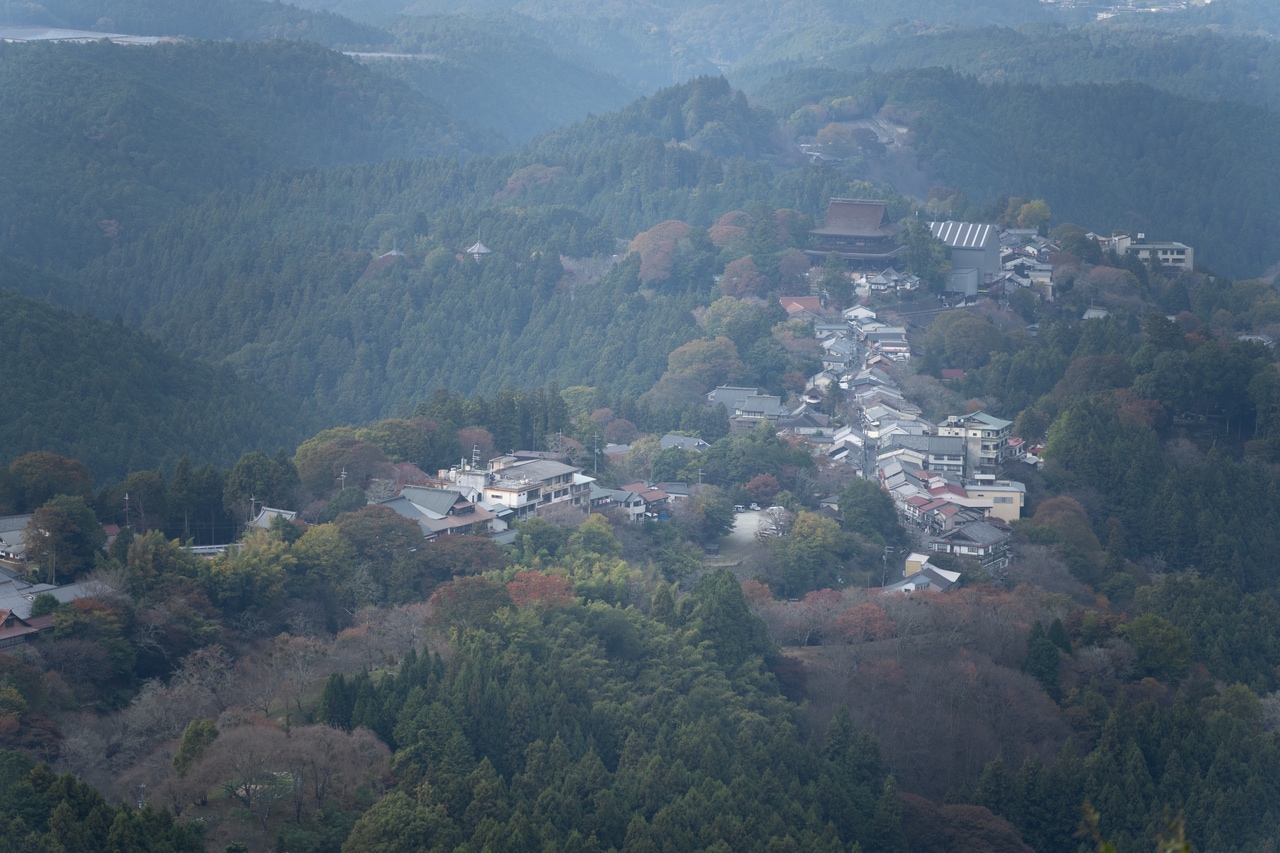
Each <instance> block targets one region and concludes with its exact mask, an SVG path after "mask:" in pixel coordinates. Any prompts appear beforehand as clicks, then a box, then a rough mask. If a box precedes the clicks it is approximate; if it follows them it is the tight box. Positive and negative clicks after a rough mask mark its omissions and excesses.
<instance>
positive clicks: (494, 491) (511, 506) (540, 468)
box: [440, 456, 595, 521]
mask: <svg viewBox="0 0 1280 853" xmlns="http://www.w3.org/2000/svg"><path fill="white" fill-rule="evenodd" d="M440 478H441V479H442V480H447V481H449V482H451V483H455V484H457V485H458V486H461V487H463V488H464V489H469V490H470V491H471V492H474V493H475V495H476V496H477V498H478V499H479V500H481V501H483V502H485V503H487V504H490V505H492V506H495V507H505V508H506V510H510V511H511V512H510V515H511V516H512V520H513V521H519V520H521V519H524V518H528V517H529V516H530V515H533V514H534V513H536V512H537V511H538V509H539V508H541V507H545V506H549V505H551V504H558V503H569V504H570V505H572V506H581V507H584V508H585V507H586V506H587V504H588V502H589V498H588V494H589V492H590V489H591V484H592V483H593V482H595V481H594V480H593V479H592V478H591V477H587V476H584V475H583V473H582V469H581V468H575V467H574V466H572V465H566V464H565V463H563V462H558V461H556V460H554V459H525V460H520V459H517V458H516V457H515V456H499V457H497V458H496V459H491V460H489V467H488V468H487V469H480V468H469V467H464V468H461V469H454V470H452V471H441V472H440ZM499 514H500V515H501V514H502V512H500V513H499Z"/></svg>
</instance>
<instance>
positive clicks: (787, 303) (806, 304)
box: [778, 296, 822, 314]
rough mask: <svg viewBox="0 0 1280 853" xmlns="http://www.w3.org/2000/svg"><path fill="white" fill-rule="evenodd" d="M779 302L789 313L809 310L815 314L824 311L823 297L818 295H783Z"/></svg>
mask: <svg viewBox="0 0 1280 853" xmlns="http://www.w3.org/2000/svg"><path fill="white" fill-rule="evenodd" d="M778 302H780V303H781V304H782V307H783V309H784V310H786V312H787V313H788V314H795V313H797V312H800V311H809V312H812V313H814V314H820V313H822V298H821V297H818V296H783V297H781V298H780V299H779V300H778Z"/></svg>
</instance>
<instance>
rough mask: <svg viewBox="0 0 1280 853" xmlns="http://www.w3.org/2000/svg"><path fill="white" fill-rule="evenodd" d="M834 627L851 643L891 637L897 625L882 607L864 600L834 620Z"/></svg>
mask: <svg viewBox="0 0 1280 853" xmlns="http://www.w3.org/2000/svg"><path fill="white" fill-rule="evenodd" d="M835 624H836V628H837V629H838V630H839V631H840V633H841V634H843V635H844V638H845V639H846V640H848V641H849V642H851V643H857V642H869V641H872V640H889V639H892V638H893V635H894V632H895V631H897V628H898V626H897V625H895V624H894V622H893V620H892V619H890V618H889V614H887V613H885V612H884V608H883V607H881V606H880V605H878V604H876V603H875V602H872V601H864V602H862V603H861V604H859V605H858V606H857V607H853V608H850V609H849V610H848V611H847V612H845V613H843V614H841V615H840V616H838V617H837V618H836V620H835Z"/></svg>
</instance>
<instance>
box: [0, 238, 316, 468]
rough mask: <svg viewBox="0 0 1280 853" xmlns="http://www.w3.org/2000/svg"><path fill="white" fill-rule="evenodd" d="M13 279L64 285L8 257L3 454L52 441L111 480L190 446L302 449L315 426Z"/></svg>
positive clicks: (245, 387) (226, 457)
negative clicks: (40, 298) (31, 295)
mask: <svg viewBox="0 0 1280 853" xmlns="http://www.w3.org/2000/svg"><path fill="white" fill-rule="evenodd" d="M12 287H22V288H23V289H24V290H27V291H32V292H39V291H41V290H44V291H49V290H56V289H58V288H59V287H60V285H59V283H58V282H57V281H56V280H53V279H51V278H50V277H49V276H47V275H43V274H41V273H37V272H35V271H33V270H32V269H31V268H29V267H27V266H25V265H23V264H21V263H18V262H16V261H14V260H13V259H11V258H6V257H4V256H3V255H0V340H3V341H4V342H5V343H4V346H0V374H3V376H4V377H5V392H4V405H3V406H2V407H0V464H7V463H9V462H11V461H12V460H13V459H14V458H15V457H17V456H20V455H22V454H23V453H27V452H29V451H33V450H50V451H53V452H55V453H59V454H62V455H64V456H69V457H72V458H75V459H79V460H81V461H82V462H84V463H85V464H86V465H88V466H89V469H90V470H91V471H92V472H93V475H94V477H95V478H96V479H97V480H98V481H99V482H103V481H110V480H112V479H116V478H120V477H123V476H124V475H125V474H126V473H127V472H128V471H138V470H144V469H154V468H157V467H161V466H163V467H166V468H171V467H172V465H173V464H174V463H176V462H177V460H178V459H180V458H181V457H183V456H189V457H191V459H192V460H193V461H195V462H196V463H197V464H199V463H201V462H205V461H208V462H213V463H216V464H218V465H223V466H227V465H231V464H232V463H234V462H235V461H236V460H237V459H239V458H240V456H241V455H242V454H243V453H245V452H246V451H248V450H250V449H255V448H256V449H261V450H264V451H267V452H274V451H275V450H276V449H277V448H279V447H286V448H292V447H293V446H294V445H295V444H296V443H297V442H298V441H299V440H300V439H301V438H303V437H305V436H306V435H308V434H309V431H310V430H311V429H312V428H313V423H312V421H311V420H310V419H309V418H308V417H307V415H306V414H305V413H304V410H303V409H302V407H301V406H299V404H297V403H296V402H293V401H290V400H289V399H288V398H287V397H284V396H282V395H281V394H280V393H279V392H278V391H277V392H272V393H268V392H267V391H266V390H265V389H264V388H263V387H262V386H260V385H257V384H255V383H253V382H249V381H245V380H243V379H240V378H238V377H237V376H236V374H235V372H234V371H232V370H231V369H229V368H227V367H217V368H215V367H211V366H209V365H207V364H203V363H200V362H197V361H192V360H190V359H185V358H179V357H177V356H175V355H173V354H172V353H170V352H167V351H166V350H165V349H164V348H163V347H162V346H160V344H158V343H156V341H155V340H153V339H151V338H148V337H146V336H144V335H142V334H139V333H138V332H134V331H130V330H128V329H125V328H123V327H122V326H120V325H118V324H114V323H109V322H103V321H101V320H96V319H93V318H90V317H88V316H79V317H77V316H75V315H73V314H70V313H68V312H66V311H62V310H59V309H55V308H51V307H49V306H48V305H45V304H43V303H41V302H37V301H35V300H32V299H28V298H25V297H23V296H20V295H18V294H17V293H14V292H13V291H12V290H10V289H9V288H12Z"/></svg>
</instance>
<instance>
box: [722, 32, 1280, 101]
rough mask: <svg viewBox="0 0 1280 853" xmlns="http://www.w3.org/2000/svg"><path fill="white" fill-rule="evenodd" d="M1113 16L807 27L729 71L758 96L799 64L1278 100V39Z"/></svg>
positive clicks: (1204, 97)
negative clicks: (1077, 21)
mask: <svg viewBox="0 0 1280 853" xmlns="http://www.w3.org/2000/svg"><path fill="white" fill-rule="evenodd" d="M1122 17H1123V18H1125V19H1126V20H1128V21H1129V23H1126V24H1117V23H1113V22H1112V21H1107V22H1102V23H1098V24H1090V25H1088V26H1085V27H1073V28H1068V27H1066V26H1063V25H1061V24H1052V25H1050V24H1033V25H1024V26H1022V27H995V26H992V27H980V28H979V27H955V26H930V27H925V26H921V25H919V24H896V25H893V26H889V27H885V28H880V29H873V30H867V29H859V28H855V27H835V28H833V27H823V28H815V29H809V30H802V31H796V32H793V33H789V34H788V35H786V36H785V37H783V38H780V39H778V40H776V41H774V42H773V43H771V44H769V45H767V46H766V47H764V48H762V49H761V50H759V51H757V52H756V53H755V54H753V55H752V56H751V57H749V58H748V60H747V61H746V62H744V63H743V64H742V65H740V66H737V67H735V68H734V69H733V70H732V71H731V72H730V74H729V76H730V79H731V80H732V81H733V82H734V83H735V85H739V86H742V87H743V88H745V89H746V90H747V91H750V92H753V93H754V92H758V93H761V94H764V93H766V92H768V91H769V90H770V89H771V87H770V86H769V85H768V84H769V81H771V80H772V79H774V78H775V77H778V76H781V75H784V74H786V73H787V72H789V71H792V70H794V69H798V68H812V67H820V68H828V69H835V70H856V71H862V70H865V69H871V70H873V71H893V70H898V69H909V68H926V67H935V66H937V67H945V68H950V69H953V70H955V71H959V72H961V73H963V74H969V75H973V76H975V77H977V78H978V79H979V80H981V81H982V82H984V83H1013V82H1024V83H1038V84H1040V85H1059V84H1068V83H1116V82H1120V81H1125V80H1128V81H1132V82H1137V83H1146V84H1147V85H1150V86H1153V87H1154V88H1157V89H1161V90H1164V91H1167V92H1172V93H1174V94H1177V95H1182V96H1185V97H1189V98H1197V99H1200V100H1212V101H1216V100H1227V101H1246V102H1249V103H1255V104H1262V105H1265V106H1270V107H1272V108H1275V107H1280V42H1277V41H1276V40H1275V39H1273V38H1262V37H1235V38H1228V37H1225V36H1223V35H1220V34H1217V33H1214V32H1209V31H1201V32H1196V33H1190V32H1174V31H1168V30H1162V29H1155V28H1152V27H1151V26H1150V25H1151V24H1152V23H1153V22H1155V21H1157V20H1163V16H1160V17H1155V16H1150V15H1147V16H1143V17H1137V16H1122ZM1113 20H1114V19H1113ZM766 98H767V95H766ZM770 105H771V106H775V105H774V104H772V103H771V104H770ZM779 106H780V105H779Z"/></svg>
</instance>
